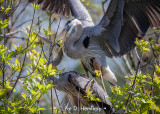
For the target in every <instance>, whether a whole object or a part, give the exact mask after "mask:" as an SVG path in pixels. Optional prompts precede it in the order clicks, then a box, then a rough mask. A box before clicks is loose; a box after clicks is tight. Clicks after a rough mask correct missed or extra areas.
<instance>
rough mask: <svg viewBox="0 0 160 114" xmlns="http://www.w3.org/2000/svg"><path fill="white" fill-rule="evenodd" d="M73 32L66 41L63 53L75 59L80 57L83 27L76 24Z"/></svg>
mask: <svg viewBox="0 0 160 114" xmlns="http://www.w3.org/2000/svg"><path fill="white" fill-rule="evenodd" d="M74 31H75V32H73V33H72V34H71V35H70V36H69V37H68V38H67V40H66V42H65V44H64V51H65V53H66V54H67V55H68V56H69V57H71V58H73V59H77V58H79V56H80V51H79V50H80V46H81V45H80V38H81V35H82V32H83V27H82V25H81V24H77V25H76V26H75V29H74Z"/></svg>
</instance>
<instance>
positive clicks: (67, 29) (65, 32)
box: [52, 27, 70, 52]
mask: <svg viewBox="0 0 160 114" xmlns="http://www.w3.org/2000/svg"><path fill="white" fill-rule="evenodd" d="M69 29H70V27H66V28H64V29H63V31H62V32H61V33H60V34H59V35H58V36H57V38H56V39H55V41H54V42H53V43H52V45H54V43H55V42H56V41H57V40H58V39H60V38H61V36H63V35H64V34H65V36H64V39H63V41H62V44H61V45H60V48H59V50H58V52H59V51H60V50H61V48H62V46H63V45H64V42H65V41H66V39H67V36H68V34H67V33H68V31H69Z"/></svg>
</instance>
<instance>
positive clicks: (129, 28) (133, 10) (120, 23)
mask: <svg viewBox="0 0 160 114" xmlns="http://www.w3.org/2000/svg"><path fill="white" fill-rule="evenodd" d="M98 26H101V27H102V28H104V29H102V31H101V34H100V35H101V38H99V39H98V40H97V42H99V44H100V45H101V47H102V48H103V50H104V51H105V52H106V53H108V52H110V53H111V54H110V57H112V56H121V55H123V54H126V53H127V52H129V51H131V50H132V49H133V48H134V47H135V43H134V41H135V40H136V38H139V39H141V38H142V37H143V36H144V35H145V33H146V32H147V30H148V28H149V27H160V2H159V0H111V2H110V4H109V6H108V8H107V11H106V13H105V15H104V17H103V18H102V20H101V21H100V23H99V25H98ZM95 27H96V26H95ZM97 28H98V27H97ZM94 29H95V28H94ZM97 38H98V37H97ZM108 50H109V51H108Z"/></svg>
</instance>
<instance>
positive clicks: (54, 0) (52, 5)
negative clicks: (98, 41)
mask: <svg viewBox="0 0 160 114" xmlns="http://www.w3.org/2000/svg"><path fill="white" fill-rule="evenodd" d="M29 2H31V3H38V4H40V5H41V6H42V10H44V11H49V12H50V11H51V12H55V13H56V14H59V15H60V14H62V15H65V16H69V15H70V14H72V15H73V16H74V17H75V18H77V19H81V20H82V23H83V21H84V20H88V21H91V22H93V21H92V18H91V16H90V15H89V13H88V11H87V10H86V8H85V7H84V6H83V4H82V3H81V2H80V0H29Z"/></svg>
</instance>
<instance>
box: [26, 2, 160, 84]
mask: <svg viewBox="0 0 160 114" xmlns="http://www.w3.org/2000/svg"><path fill="white" fill-rule="evenodd" d="M29 1H30V2H37V3H38V4H41V5H42V6H43V7H42V9H43V10H47V11H54V12H55V13H59V14H65V15H69V14H70V12H71V13H72V14H73V16H74V17H75V19H71V20H69V21H68V22H67V23H66V25H65V28H64V29H63V31H62V33H61V34H60V35H59V37H60V36H62V34H64V33H66V35H65V38H64V41H63V42H65V43H64V52H65V53H66V54H67V55H68V56H69V57H71V58H73V59H81V61H82V64H83V65H84V67H85V68H86V69H87V70H88V71H90V73H91V74H92V75H93V76H95V72H94V70H101V71H102V73H103V77H104V78H105V79H106V80H108V81H109V82H110V83H111V84H113V85H116V83H117V79H116V77H115V75H114V74H113V73H112V71H111V70H110V68H109V66H108V64H107V63H106V56H108V57H117V56H122V55H124V54H126V53H127V52H129V51H131V50H132V49H133V48H134V47H135V44H134V41H135V39H136V38H139V39H141V38H142V37H143V36H144V35H145V33H146V32H147V30H148V28H149V27H159V26H160V1H159V0H110V2H109V5H108V7H107V10H106V13H105V14H104V16H103V18H102V20H101V21H100V22H99V24H97V25H94V22H93V21H92V18H91V16H90V15H89V13H88V11H87V10H86V8H85V7H84V6H83V4H82V3H81V2H80V0H29ZM67 36H68V37H67ZM59 37H58V38H59ZM58 38H57V39H58ZM57 39H56V40H57Z"/></svg>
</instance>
